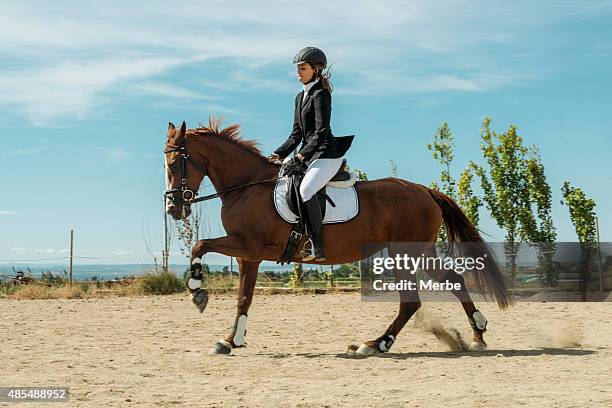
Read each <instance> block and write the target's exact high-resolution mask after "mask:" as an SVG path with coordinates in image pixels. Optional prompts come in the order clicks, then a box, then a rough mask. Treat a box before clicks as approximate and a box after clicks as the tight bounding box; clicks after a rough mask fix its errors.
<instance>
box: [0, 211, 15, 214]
mask: <svg viewBox="0 0 612 408" xmlns="http://www.w3.org/2000/svg"><path fill="white" fill-rule="evenodd" d="M15 214H17V213H16V212H15V211H7V210H0V215H15Z"/></svg>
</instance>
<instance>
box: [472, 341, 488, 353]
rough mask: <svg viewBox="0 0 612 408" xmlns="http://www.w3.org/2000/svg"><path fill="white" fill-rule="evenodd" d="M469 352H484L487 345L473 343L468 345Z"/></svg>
mask: <svg viewBox="0 0 612 408" xmlns="http://www.w3.org/2000/svg"><path fill="white" fill-rule="evenodd" d="M469 349H470V351H485V350H486V349H487V345H486V344H483V343H479V342H477V341H473V342H472V344H470V348H469Z"/></svg>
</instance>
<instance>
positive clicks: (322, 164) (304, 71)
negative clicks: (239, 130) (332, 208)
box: [268, 47, 353, 262]
mask: <svg viewBox="0 0 612 408" xmlns="http://www.w3.org/2000/svg"><path fill="white" fill-rule="evenodd" d="M293 63H294V64H296V65H297V78H298V80H299V81H300V82H301V83H302V86H303V88H304V90H303V91H300V92H299V93H298V94H297V95H296V98H295V112H294V116H293V131H292V132H291V134H290V135H289V137H288V138H287V140H286V141H285V142H284V143H283V144H282V145H281V146H280V147H279V148H277V149H276V150H274V152H273V153H272V154H271V155H270V156H268V159H269V161H270V162H274V161H276V160H279V159H280V160H283V159H284V163H286V162H288V161H290V160H291V161H293V163H294V164H295V163H297V162H296V161H297V160H299V161H301V162H303V163H304V164H305V165H307V166H308V168H307V170H306V173H305V174H304V178H303V179H302V182H301V184H300V196H301V198H302V201H303V202H304V206H305V208H306V225H307V226H308V233H309V235H310V242H311V246H310V251H309V250H308V249H307V248H306V245H305V246H304V248H303V249H302V251H301V252H300V257H301V258H302V261H310V260H313V259H314V260H315V261H320V262H323V261H325V252H324V249H323V234H322V231H321V229H322V228H321V227H322V215H321V207H320V206H319V201H318V199H317V197H316V193H317V192H318V191H319V190H320V189H322V188H323V187H325V185H326V184H327V182H328V181H329V180H330V179H331V178H332V177H333V176H334V175H335V174H336V173H337V172H338V170H339V169H340V166H341V165H342V159H343V157H342V156H344V154H345V153H346V151H347V150H348V149H349V147H350V145H351V142H352V139H353V136H344V137H335V136H333V135H332V132H331V127H330V123H329V122H330V117H331V92H332V86H331V83H330V82H329V78H330V73H329V71H326V72H323V70H324V69H325V68H326V67H327V58H326V56H325V54H324V53H323V51H321V50H320V49H319V48H316V47H306V48H303V49H301V50H300V51H299V52H298V53H297V54H296V56H295V57H294V58H293ZM300 141H301V142H302V145H301V146H300V150H299V152H298V153H297V154H296V155H295V156H293V157H291V159H288V158H287V156H288V155H289V154H290V153H291V151H292V150H293V149H295V148H296V147H297V145H298V144H299V143H300Z"/></svg>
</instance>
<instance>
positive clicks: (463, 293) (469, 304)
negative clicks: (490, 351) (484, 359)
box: [425, 250, 487, 351]
mask: <svg viewBox="0 0 612 408" xmlns="http://www.w3.org/2000/svg"><path fill="white" fill-rule="evenodd" d="M433 255H434V256H435V250H434V252H433ZM425 272H426V273H427V274H428V275H429V276H431V277H432V278H433V279H435V280H437V281H438V282H445V281H449V282H451V283H452V284H453V287H454V286H455V283H458V284H459V286H460V288H461V289H459V290H453V291H452V293H453V295H455V297H456V298H457V299H458V300H459V302H461V306H463V310H464V311H465V314H466V316H467V318H468V322H469V323H470V326H471V327H472V333H473V335H472V343H471V344H470V345H469V350H471V351H484V350H486V349H487V343H486V342H485V340H484V336H483V335H484V333H485V332H486V331H487V319H486V318H485V317H484V315H483V314H482V313H481V312H480V310H478V309H476V306H475V305H474V302H473V301H472V298H471V297H470V294H469V292H468V291H467V289H466V287H465V279H464V277H463V275H460V274H458V273H456V272H455V271H452V270H441V269H439V268H430V269H426V270H425Z"/></svg>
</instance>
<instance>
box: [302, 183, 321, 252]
mask: <svg viewBox="0 0 612 408" xmlns="http://www.w3.org/2000/svg"><path fill="white" fill-rule="evenodd" d="M304 208H305V209H306V211H305V213H306V214H305V215H306V225H307V227H308V235H310V240H311V244H310V243H309V242H306V244H304V248H303V249H302V251H301V252H300V257H301V258H302V261H312V260H313V259H314V260H315V261H319V262H322V261H325V252H324V250H323V233H322V224H323V220H322V218H323V217H322V215H321V206H320V205H319V198H318V197H317V195H316V194H315V195H314V196H313V197H312V198H311V199H310V200H308V201H305V202H304ZM309 244H310V245H309ZM313 247H314V248H313ZM312 249H314V251H312ZM313 252H314V253H313Z"/></svg>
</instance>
